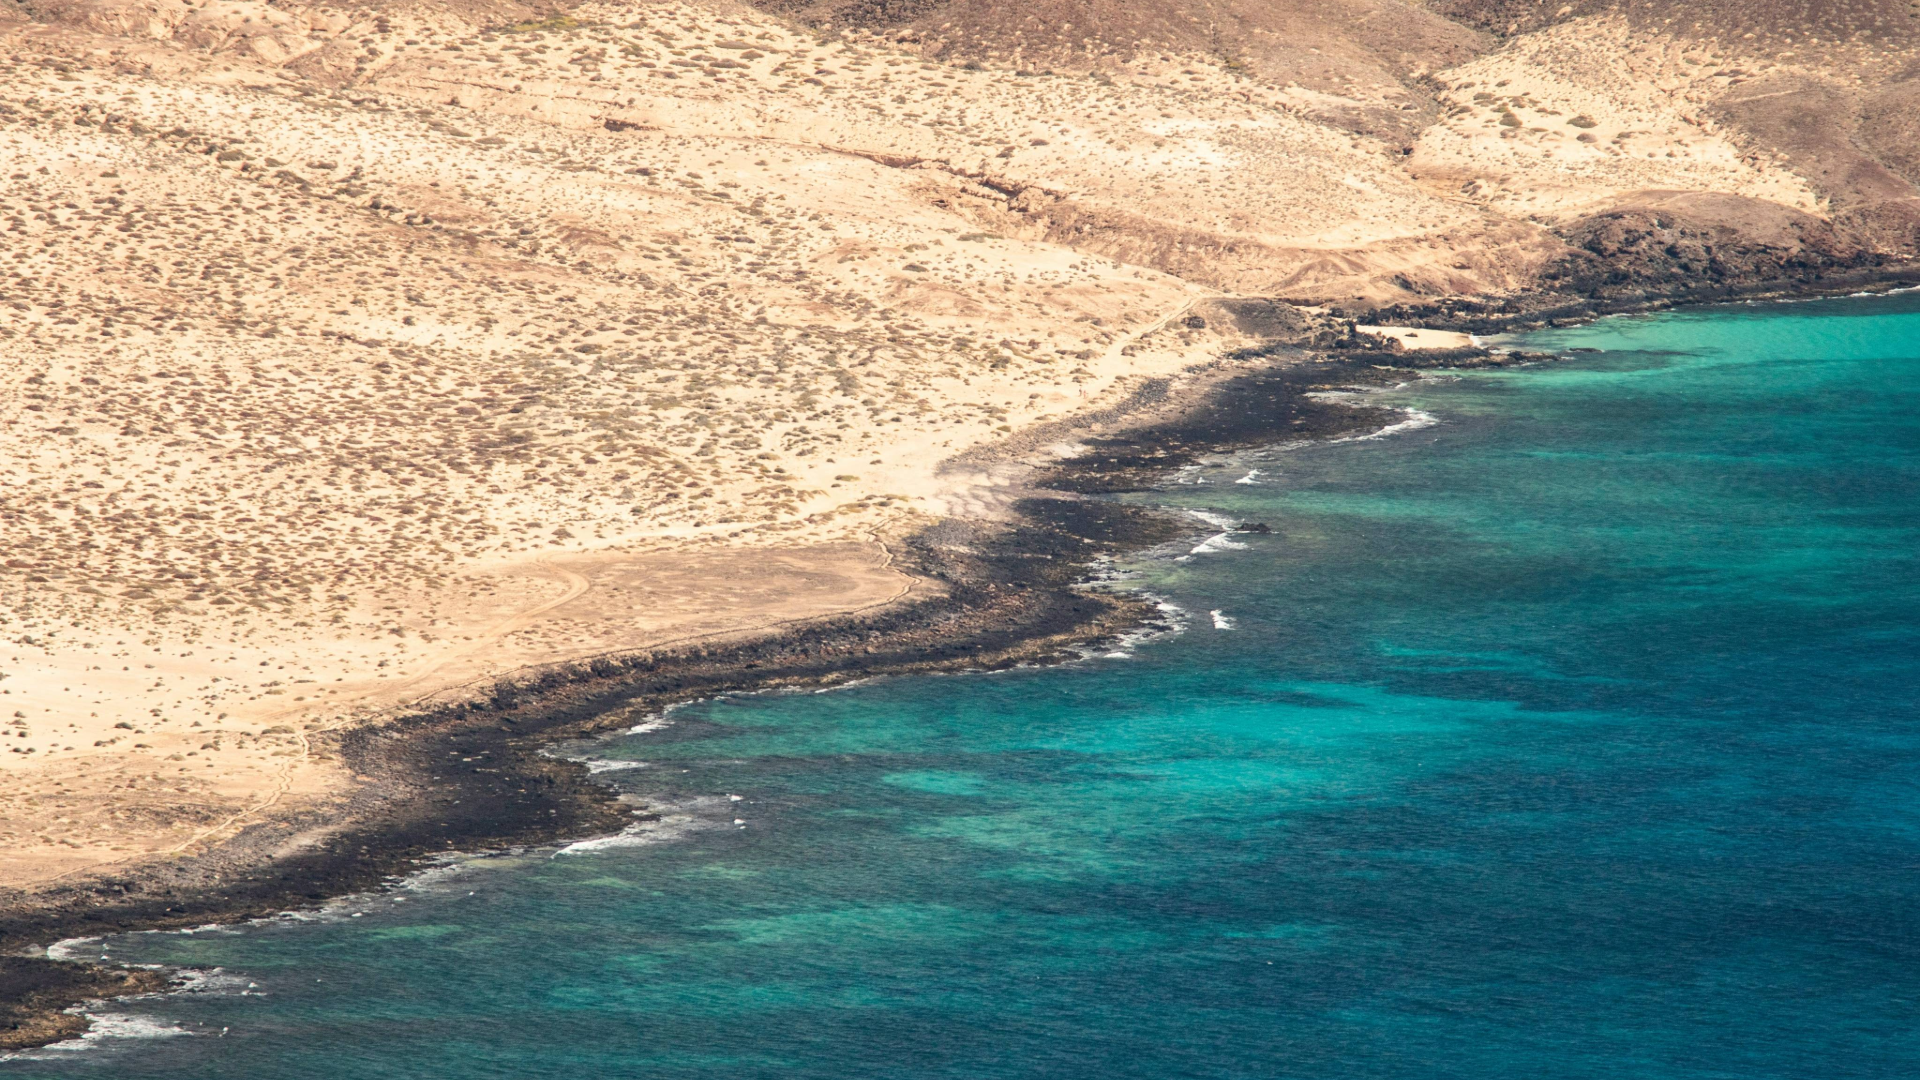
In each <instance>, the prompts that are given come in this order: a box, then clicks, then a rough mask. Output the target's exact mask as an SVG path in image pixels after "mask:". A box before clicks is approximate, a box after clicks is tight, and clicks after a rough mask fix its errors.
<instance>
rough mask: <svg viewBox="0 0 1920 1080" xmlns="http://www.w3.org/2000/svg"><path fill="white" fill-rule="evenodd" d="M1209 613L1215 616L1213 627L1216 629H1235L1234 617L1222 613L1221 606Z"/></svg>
mask: <svg viewBox="0 0 1920 1080" xmlns="http://www.w3.org/2000/svg"><path fill="white" fill-rule="evenodd" d="M1207 614H1209V615H1211V616H1213V628H1214V629H1215V630H1231V629H1233V617H1232V616H1231V615H1222V614H1220V609H1219V608H1214V609H1213V610H1212V611H1209V612H1207Z"/></svg>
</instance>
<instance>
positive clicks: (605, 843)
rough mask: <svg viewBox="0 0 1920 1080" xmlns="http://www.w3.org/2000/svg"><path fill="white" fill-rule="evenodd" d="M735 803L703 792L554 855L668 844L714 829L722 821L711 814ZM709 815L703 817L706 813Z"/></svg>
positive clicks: (729, 810) (729, 813)
mask: <svg viewBox="0 0 1920 1080" xmlns="http://www.w3.org/2000/svg"><path fill="white" fill-rule="evenodd" d="M732 805H733V804H732V803H731V802H729V801H728V800H727V799H725V798H723V797H721V796H702V797H700V798H695V799H688V800H686V801H685V802H682V803H680V804H678V805H676V806H674V807H672V810H673V812H671V813H667V814H663V815H662V816H661V817H660V818H658V819H657V820H654V821H636V822H634V823H633V824H631V825H629V826H627V827H626V828H624V829H622V830H620V831H619V832H617V833H614V834H613V835H612V836H599V837H595V838H594V839H592V840H577V841H575V842H573V843H571V844H568V845H566V846H565V847H562V848H560V849H559V850H558V851H555V852H554V853H553V857H554V858H556V859H557V858H559V857H560V856H562V855H589V854H592V853H593V852H596V851H608V850H611V849H614V848H630V847H646V846H648V845H651V844H664V843H667V842H668V841H670V840H678V839H680V838H681V837H684V836H687V835H690V834H692V833H695V832H698V831H700V830H702V829H711V828H713V827H715V825H717V824H719V822H716V821H714V820H712V818H711V815H713V814H715V813H716V812H718V813H724V814H726V816H727V817H729V818H730V817H731V816H732ZM703 814H705V815H708V816H705V817H703V816H702V815H703Z"/></svg>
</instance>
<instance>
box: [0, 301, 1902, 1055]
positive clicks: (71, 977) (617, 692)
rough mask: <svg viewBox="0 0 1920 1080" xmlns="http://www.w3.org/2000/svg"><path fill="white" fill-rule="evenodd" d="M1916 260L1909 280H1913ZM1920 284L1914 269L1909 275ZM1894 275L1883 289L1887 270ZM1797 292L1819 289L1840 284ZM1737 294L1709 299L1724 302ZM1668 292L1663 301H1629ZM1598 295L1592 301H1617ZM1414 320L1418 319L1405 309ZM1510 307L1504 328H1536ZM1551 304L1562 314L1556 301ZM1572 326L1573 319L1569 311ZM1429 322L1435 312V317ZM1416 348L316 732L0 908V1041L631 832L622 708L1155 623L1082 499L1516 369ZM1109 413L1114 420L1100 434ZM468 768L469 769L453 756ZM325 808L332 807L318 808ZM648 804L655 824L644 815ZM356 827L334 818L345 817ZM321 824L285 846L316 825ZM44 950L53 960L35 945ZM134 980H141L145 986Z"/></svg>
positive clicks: (1024, 438)
mask: <svg viewBox="0 0 1920 1080" xmlns="http://www.w3.org/2000/svg"><path fill="white" fill-rule="evenodd" d="M1909 276H1910V275H1909ZM1902 283H1904V284H1912V281H1911V280H1907V281H1904V282H1902ZM1889 287H1891V282H1890V283H1889ZM1839 293H1840V290H1838V289H1835V290H1832V291H1829V292H1825V293H1819V294H1810V293H1807V292H1801V293H1798V294H1796V298H1807V297H1809V296H1810V295H1836V294H1839ZM1727 299H1734V300H1738V299H1741V298H1740V297H1733V298H1726V297H1707V298H1702V300H1701V302H1704V303H1714V302H1724V301H1725V300H1727ZM1666 306H1672V305H1671V304H1668V303H1664V302H1662V303H1658V304H1655V305H1650V306H1647V307H1642V308H1640V309H1638V310H1659V309H1660V308H1663V307H1666ZM1624 310H1625V309H1622V310H1621V311H1595V312H1593V313H1590V314H1588V315H1586V316H1584V317H1586V318H1591V317H1594V316H1596V315H1600V314H1618V313H1624ZM1408 317H1409V318H1416V316H1413V315H1409V316H1408ZM1530 318H1531V317H1530V316H1527V317H1523V316H1518V315H1516V316H1512V317H1511V318H1510V319H1509V320H1508V321H1507V323H1506V324H1505V325H1499V326H1496V325H1495V324H1493V323H1488V322H1483V323H1480V324H1479V325H1481V326H1483V327H1486V328H1487V329H1486V330H1484V331H1480V332H1493V331H1494V330H1497V329H1518V328H1522V327H1524V326H1525V325H1528V320H1529V319H1530ZM1555 318H1559V316H1555ZM1568 318H1569V320H1570V321H1571V320H1572V317H1568ZM1417 320H1418V322H1419V323H1420V325H1422V326H1430V325H1439V323H1438V322H1437V319H1436V316H1435V315H1434V314H1433V313H1431V312H1429V313H1425V314H1421V315H1418V316H1417ZM1466 353H1468V354H1473V355H1463V353H1462V351H1460V350H1453V351H1435V352H1434V353H1432V354H1421V353H1405V352H1396V351H1391V350H1388V349H1385V348H1379V349H1361V350H1344V351H1334V352H1313V351H1301V350H1299V349H1298V348H1296V347H1295V346H1291V345H1285V344H1277V345H1275V346H1271V347H1267V348H1264V349H1253V350H1242V353H1241V354H1240V355H1237V356H1236V357H1234V358H1236V359H1241V360H1245V361H1260V364H1259V365H1258V366H1253V367H1249V368H1243V369H1241V370H1238V371H1225V372H1221V373H1220V377H1218V378H1217V379H1214V380H1212V381H1210V382H1208V383H1207V384H1205V385H1203V386H1201V387H1198V388H1196V389H1194V390H1190V391H1187V392H1185V393H1181V392H1171V391H1168V390H1167V389H1166V388H1165V387H1164V386H1160V387H1155V386H1151V385H1150V386H1148V387H1144V388H1143V389H1142V390H1141V391H1140V392H1139V393H1136V395H1135V401H1134V403H1133V407H1132V409H1131V410H1130V411H1129V410H1127V409H1122V410H1118V411H1117V414H1116V415H1110V416H1108V417H1105V418H1103V423H1102V424H1101V425H1097V426H1096V428H1094V429H1093V430H1088V429H1087V420H1088V418H1086V417H1078V418H1075V420H1074V421H1072V422H1070V423H1067V424H1062V425H1056V426H1053V427H1049V428H1046V429H1041V430H1030V431H1025V432H1021V433H1017V434H1016V435H1015V436H1014V437H1013V438H1012V439H1010V440H1009V441H1008V443H1007V444H1006V446H1005V447H1004V448H1001V449H1003V450H1004V452H1005V453H1006V454H1017V453H1021V452H1025V451H1030V450H1032V449H1033V448H1035V447H1038V446H1043V445H1046V444H1047V442H1048V441H1049V440H1057V439H1058V438H1060V437H1062V436H1063V435H1065V434H1067V431H1066V430H1065V429H1067V428H1070V427H1072V428H1078V429H1080V438H1079V442H1080V444H1081V446H1082V449H1081V450H1080V452H1079V453H1078V454H1077V455H1076V456H1074V457H1071V458H1066V459H1062V460H1059V461H1058V462H1057V463H1055V464H1052V465H1050V466H1042V467H1038V468H1036V469H1035V471H1034V473H1033V475H1032V477H1031V479H1030V481H1029V482H1027V483H1026V484H1024V485H1023V487H1024V488H1025V489H1026V490H1024V491H1023V492H1022V493H1021V495H1020V497H1018V498H1017V499H1015V500H1014V501H1013V503H1012V509H1013V511H1014V515H1013V518H1014V519H1013V521H1012V522H1010V523H1006V524H1001V525H990V524H981V523H974V522H968V521H963V520H944V521H940V522H937V523H935V524H932V525H929V526H926V527H924V528H921V529H919V530H917V531H914V532H912V533H910V534H908V535H906V536H903V537H897V538H890V539H892V540H893V541H894V542H895V543H896V544H897V546H898V549H899V550H898V551H897V553H896V554H897V557H898V559H899V561H900V564H901V565H902V566H903V568H905V569H907V570H908V571H909V572H910V573H912V574H914V575H915V576H916V577H918V578H922V579H925V580H929V581H932V582H935V583H937V584H938V585H940V586H941V588H940V589H936V590H931V592H932V593H934V594H935V595H929V596H926V597H923V598H920V599H914V600H909V601H906V602H905V603H903V604H901V605H899V606H895V607H888V608H883V609H881V610H878V611H874V612H870V613H865V614H860V615H853V616H839V617H828V618H825V619H821V620H816V621H811V622H808V623H804V624H801V625H799V626H797V627H795V628H793V629H791V630H785V631H781V632H779V633H777V634H775V635H772V636H762V637H752V638H748V639H745V640H737V641H721V642H715V643H712V644H706V645H688V646H684V647H679V648H665V649H658V650H652V651H638V652H635V653H633V654H628V655H615V656H605V657H600V658H596V659H593V660H591V661H582V662H578V663H574V664H563V665H558V666H554V667H550V668H547V669H545V670H542V671H538V672H536V673H533V674H532V675H530V676H529V677H527V678H525V679H523V680H519V681H505V680H503V681H502V682H501V683H500V684H497V685H496V687H495V688H494V692H493V693H492V695H491V696H490V697H488V698H487V699H485V700H483V701H479V702H463V703H455V704H450V705H445V706H441V707H437V708H434V709H430V710H424V711H419V712H415V713H411V714H408V715H404V716H400V717H397V718H394V719H392V720H390V721H388V722H385V723H382V724H379V725H375V726H366V727H357V728H351V729H347V730H343V731H338V732H331V733H327V734H325V735H322V736H319V737H317V738H316V741H317V742H323V743H324V744H326V748H327V749H328V750H330V751H331V752H333V753H335V754H337V755H338V756H339V757H340V758H341V759H342V760H343V761H344V762H346V763H347V764H348V765H349V766H350V767H351V768H352V769H353V771H354V772H355V773H356V774H357V775H359V776H360V777H362V778H364V779H365V781H366V782H365V783H363V784H362V785H361V786H360V788H359V789H358V790H357V791H355V792H354V793H353V794H352V795H351V796H350V797H349V798H348V799H347V800H346V801H344V802H343V803H336V804H332V805H329V806H325V807H316V808H310V809H308V810H307V811H305V812H303V814H302V815H300V816H298V817H295V818H292V819H289V820H284V821H280V822H274V823H269V824H262V825H257V826H254V827H252V828H250V829H248V830H247V831H246V832H243V833H242V834H241V835H240V836H239V837H237V838H235V839H234V840H233V841H230V842H228V843H227V844H224V845H222V846H221V847H219V848H217V849H216V850H214V851H213V852H211V853H209V854H207V855H205V856H201V857H197V858H195V859H192V860H183V861H181V862H179V863H177V864H172V865H168V866H164V867H143V868H139V869H137V870H134V871H131V872H126V873H121V874H117V875H114V876H112V877H108V878H105V879H102V880H100V881H95V882H89V883H87V884H86V885H74V886H71V887H68V888H64V889H60V890H55V891H52V892H48V893H44V894H42V895H40V896H39V897H36V898H34V900H33V901H32V902H31V904H30V905H20V906H15V907H14V908H12V909H10V910H0V951H3V952H5V953H7V954H10V956H9V957H8V959H7V961H6V964H5V966H4V967H0V1008H5V1009H6V1012H4V1013H0V1025H11V1026H10V1028H8V1029H6V1030H0V1049H22V1048H26V1047H30V1046H38V1045H44V1044H46V1043H48V1042H53V1041H57V1040H59V1039H63V1038H70V1037H72V1036H74V1035H77V1034H79V1033H80V1032H81V1031H83V1030H85V1026H86V1022H85V1019H84V1017H80V1016H77V1015H74V1014H71V1013H68V1012H67V1011H66V1010H67V1009H69V1008H71V1007H72V1006H73V1005H76V1004H78V1003H80V1002H81V1001H83V1000H87V999H91V998H96V997H102V996H122V995H125V994H128V993H145V992H152V991H154V990H158V989H162V988H163V986H164V984H165V981H166V980H165V977H164V976H161V975H158V974H156V973H151V972H131V973H130V972H126V971H124V970H122V969H115V968H104V967H99V966H96V965H92V964H80V963H71V962H59V961H52V960H48V959H35V958H31V957H28V956H23V955H21V953H22V951H23V950H27V949H32V948H34V947H35V946H39V947H42V948H43V947H44V946H45V945H47V944H50V943H51V942H52V941H53V940H57V939H61V938H69V937H85V936H92V935H95V934H102V933H115V932H123V931H128V930H135V929H169V928H178V927H182V926H194V925H203V924H206V923H209V922H230V921H238V920H243V919H247V918H251V917H256V916H262V915H269V914H273V913H275V912H278V911H283V910H286V909H288V908H296V907H301V906H305V905H308V904H311V903H314V902H317V901H320V900H323V899H326V898H329V897H333V896H338V895H342V894H346V893H352V892H358V891H363V890H367V889H371V888H378V887H380V886H381V885H382V884H384V883H386V882H388V881H391V880H392V879H393V878H394V877H395V876H398V875H403V874H406V873H409V872H411V871H412V870H414V869H417V868H418V867H419V866H420V864H421V862H422V861H423V860H426V859H430V858H433V857H436V856H443V855H445V854H447V853H449V852H455V851H473V850H484V849H490V848H503V847H512V846H520V845H532V844H545V843H551V842H555V841H557V840H560V839H582V838H587V837H591V836H599V835H606V834H609V833H613V832H617V831H619V830H620V829H621V828H623V827H624V826H625V825H627V824H630V823H632V822H633V821H634V820H635V815H636V814H639V815H644V814H645V813H646V811H645V809H644V808H641V809H640V810H637V811H636V810H635V809H634V808H633V807H631V806H629V805H626V804H623V803H620V802H619V801H618V800H617V799H615V798H614V797H613V793H612V791H611V790H610V789H608V788H606V787H604V786H603V785H600V784H598V783H597V782H595V781H593V780H592V779H591V778H590V775H589V773H588V771H587V769H586V768H585V767H584V766H583V765H580V764H578V763H575V762H570V761H563V760H556V759H553V758H550V757H547V756H545V755H544V754H543V753H542V752H541V751H542V750H543V749H544V748H546V747H547V746H549V745H551V744H552V743H553V742H555V741H557V740H561V739H569V738H578V737H582V736H590V735H593V734H597V733H601V732H605V731H609V730H613V729H616V728H619V727H622V726H628V725H630V723H631V719H630V714H632V713H634V712H636V711H644V712H652V711H657V710H658V709H660V708H663V707H665V706H668V705H671V704H675V703H677V702H682V701H687V700H693V699H697V698H703V697H711V696H714V695H716V694H722V693H728V692H738V691H743V690H759V689H773V688H797V687H805V686H820V685H831V684H834V683H837V682H842V681H848V680H851V679H856V678H868V677H874V676H880V675H895V674H911V673H917V672H932V671H959V670H992V669H996V668H1003V667H1007V666H1011V665H1015V664H1021V663H1045V662H1050V661H1054V660H1058V659H1062V658H1067V657H1070V656H1072V655H1074V654H1073V653H1072V652H1071V651H1070V650H1071V649H1072V647H1073V646H1076V645H1079V644H1082V643H1085V642H1088V641H1093V640H1098V639H1101V638H1105V637H1110V636H1112V635H1113V634H1116V633H1119V632H1122V631H1124V630H1126V629H1128V628H1130V627H1133V626H1137V625H1138V624H1139V623H1140V622H1142V621H1143V620H1145V619H1147V618H1150V605H1148V604H1147V603H1145V602H1144V601H1140V600H1137V599H1132V598H1129V597H1126V596H1122V595H1114V594H1109V593H1102V592H1090V591H1086V590H1083V589H1080V588H1078V587H1077V586H1078V585H1080V584H1081V583H1082V582H1083V581H1084V578H1085V571H1086V568H1087V566H1088V564H1089V563H1090V562H1092V561H1093V560H1094V559H1095V558H1096V557H1100V556H1111V555H1114V554H1118V553H1121V552H1124V551H1130V550H1139V549H1141V548H1145V547H1150V546H1153V545H1154V544H1157V543H1161V542H1164V541H1166V540H1169V539H1172V538H1173V537H1175V536H1177V535H1181V534H1183V533H1185V532H1188V531H1191V526H1190V525H1188V524H1187V523H1182V522H1175V521H1173V520H1171V519H1169V518H1168V517H1166V516H1164V515H1160V514H1157V513H1155V512H1152V511H1145V510H1138V509H1134V508H1129V507H1124V506H1119V505H1116V504H1113V503H1110V502H1104V501H1097V500H1090V499H1086V498H1083V497H1082V496H1087V495H1099V494H1106V493H1116V492H1121V491H1129V490H1139V489H1140V488H1142V487H1146V486H1148V485H1150V484H1151V483H1153V482H1154V481H1155V480H1156V479H1157V478H1159V477H1163V476H1164V475H1166V474H1167V473H1168V472H1170V471H1171V470H1173V469H1176V468H1178V467H1180V466H1181V465H1183V464H1186V463H1188V462H1190V461H1192V460H1195V459H1196V458H1198V457H1201V456H1204V455H1210V454H1216V453H1222V452H1230V451H1233V450H1236V449H1242V448H1247V447H1252V446H1258V445H1271V444H1272V443H1273V442H1275V441H1278V440H1295V439H1303V440H1304V439H1324V438H1334V437H1338V436H1340V435H1343V434H1351V433H1352V432H1354V431H1357V430H1363V429H1368V428H1377V427H1380V426H1382V425H1383V423H1384V422H1387V421H1390V420H1392V419H1394V418H1396V417H1397V416H1398V414H1397V413H1395V412H1392V411H1389V410H1381V409H1377V408H1371V407H1369V406H1366V405H1364V404H1362V405H1358V406H1355V405H1347V404H1333V403H1327V402H1321V401H1316V400H1314V399H1312V398H1310V397H1308V396H1307V394H1308V393H1309V392H1311V391H1312V390H1315V389H1324V388H1328V387H1330V386H1340V387H1354V386H1368V385H1376V386H1377V385H1384V384H1390V383H1392V382H1397V381H1401V380H1403V379H1405V378H1407V377H1409V376H1410V375H1412V374H1413V373H1414V370H1415V369H1417V368H1418V367H1423V366H1458V365H1459V364H1461V363H1462V362H1463V361H1465V362H1469V363H1471V362H1475V357H1476V356H1477V357H1479V358H1481V359H1479V360H1478V362H1482V363H1484V362H1489V361H1491V362H1496V363H1501V362H1509V361H1503V360H1499V359H1498V358H1495V357H1492V356H1490V355H1489V354H1488V353H1487V351H1486V350H1467V351H1466ZM1107 423H1111V424H1112V425H1113V427H1114V430H1112V431H1111V432H1108V431H1104V430H1099V429H1100V428H1104V427H1105V426H1106V424H1107ZM453 762H459V764H452V763H453ZM323 818H324V819H326V820H324V821H323V820H322V819H323ZM642 819H643V820H644V817H643V818H642ZM340 821H345V822H346V823H347V824H346V825H345V826H344V827H340V826H339V825H338V822H340ZM328 825H332V826H333V827H332V828H331V829H330V831H329V832H328V833H327V835H326V837H325V838H324V839H323V840H321V841H320V842H318V843H313V844H308V845H307V846H304V847H302V848H300V849H299V850H296V851H293V852H292V853H291V854H282V853H283V852H285V851H287V849H289V848H291V847H293V846H294V844H295V842H296V841H297V840H299V839H300V838H302V837H303V835H311V834H312V833H314V832H316V831H318V830H320V829H321V828H323V827H325V826H328ZM42 955H43V956H44V953H42ZM136 984H137V985H136Z"/></svg>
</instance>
